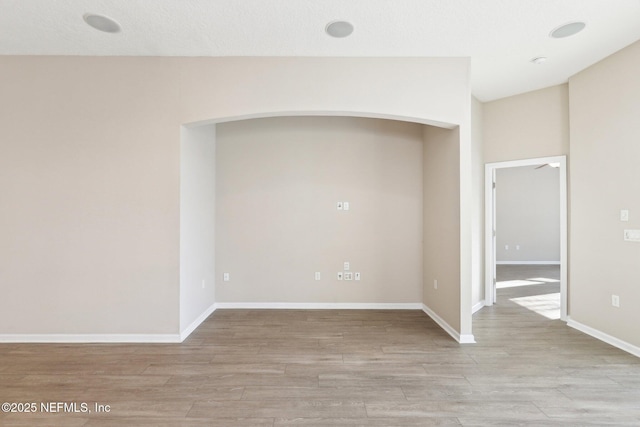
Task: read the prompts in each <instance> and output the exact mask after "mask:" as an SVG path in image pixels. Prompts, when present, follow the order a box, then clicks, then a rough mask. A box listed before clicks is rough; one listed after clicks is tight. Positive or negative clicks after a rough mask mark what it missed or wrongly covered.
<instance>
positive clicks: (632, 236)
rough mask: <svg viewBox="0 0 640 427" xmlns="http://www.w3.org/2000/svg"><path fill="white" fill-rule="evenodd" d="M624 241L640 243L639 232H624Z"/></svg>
mask: <svg viewBox="0 0 640 427" xmlns="http://www.w3.org/2000/svg"><path fill="white" fill-rule="evenodd" d="M624 240H625V241H627V242H640V230H624Z"/></svg>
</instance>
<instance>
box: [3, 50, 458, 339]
mask: <svg viewBox="0 0 640 427" xmlns="http://www.w3.org/2000/svg"><path fill="white" fill-rule="evenodd" d="M468 68H469V61H468V59H460V58H452V59H426V58H398V59H376V58H362V59H353V58H128V57H127V58H113V57H10V56H3V57H0V93H2V96H1V97H0V132H1V138H0V203H1V209H0V235H2V236H3V237H2V239H3V244H2V245H1V246H0V286H1V291H2V293H3V298H2V299H0V325H1V330H0V333H4V334H47V333H62V334H81V333H85V334H177V333H178V332H179V330H180V314H179V307H180V306H179V300H180V289H179V288H180V285H179V282H180V251H179V243H180V126H181V125H183V124H185V123H190V122H195V121H203V120H210V119H220V118H225V117H234V116H238V115H240V116H246V115H250V116H251V115H265V114H266V115H269V114H272V115H278V114H280V113H282V112H286V113H288V114H290V113H291V112H294V113H307V112H314V113H316V114H317V113H326V114H338V115H340V114H345V115H358V114H362V115H371V116H381V117H391V116H406V117H411V118H415V120H417V121H420V122H425V123H426V122H433V121H436V122H447V123H450V124H453V125H456V124H463V125H464V126H467V125H468V120H469V118H468V112H467V104H468V99H469V87H468ZM186 321H187V320H185V322H186Z"/></svg>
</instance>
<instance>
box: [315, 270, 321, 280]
mask: <svg viewBox="0 0 640 427" xmlns="http://www.w3.org/2000/svg"><path fill="white" fill-rule="evenodd" d="M315 277H316V280H320V272H319V271H316V276H315Z"/></svg>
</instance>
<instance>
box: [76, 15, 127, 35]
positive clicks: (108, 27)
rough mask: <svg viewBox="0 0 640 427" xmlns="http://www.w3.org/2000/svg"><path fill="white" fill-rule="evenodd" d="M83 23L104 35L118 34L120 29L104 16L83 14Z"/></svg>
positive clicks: (118, 25) (115, 23) (114, 22)
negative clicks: (102, 32)
mask: <svg viewBox="0 0 640 427" xmlns="http://www.w3.org/2000/svg"><path fill="white" fill-rule="evenodd" d="M82 19H84V22H86V23H87V24H88V25H89V26H91V27H93V28H95V29H96V30H99V31H104V32H105V33H119V32H120V30H121V29H122V27H120V24H118V23H117V22H116V21H114V20H113V19H111V18H109V17H108V16H104V15H96V14H94V13H85V14H84V15H83V16H82Z"/></svg>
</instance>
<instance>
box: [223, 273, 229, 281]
mask: <svg viewBox="0 0 640 427" xmlns="http://www.w3.org/2000/svg"><path fill="white" fill-rule="evenodd" d="M222 280H224V281H225V282H228V281H229V273H224V275H223V276H222Z"/></svg>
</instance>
